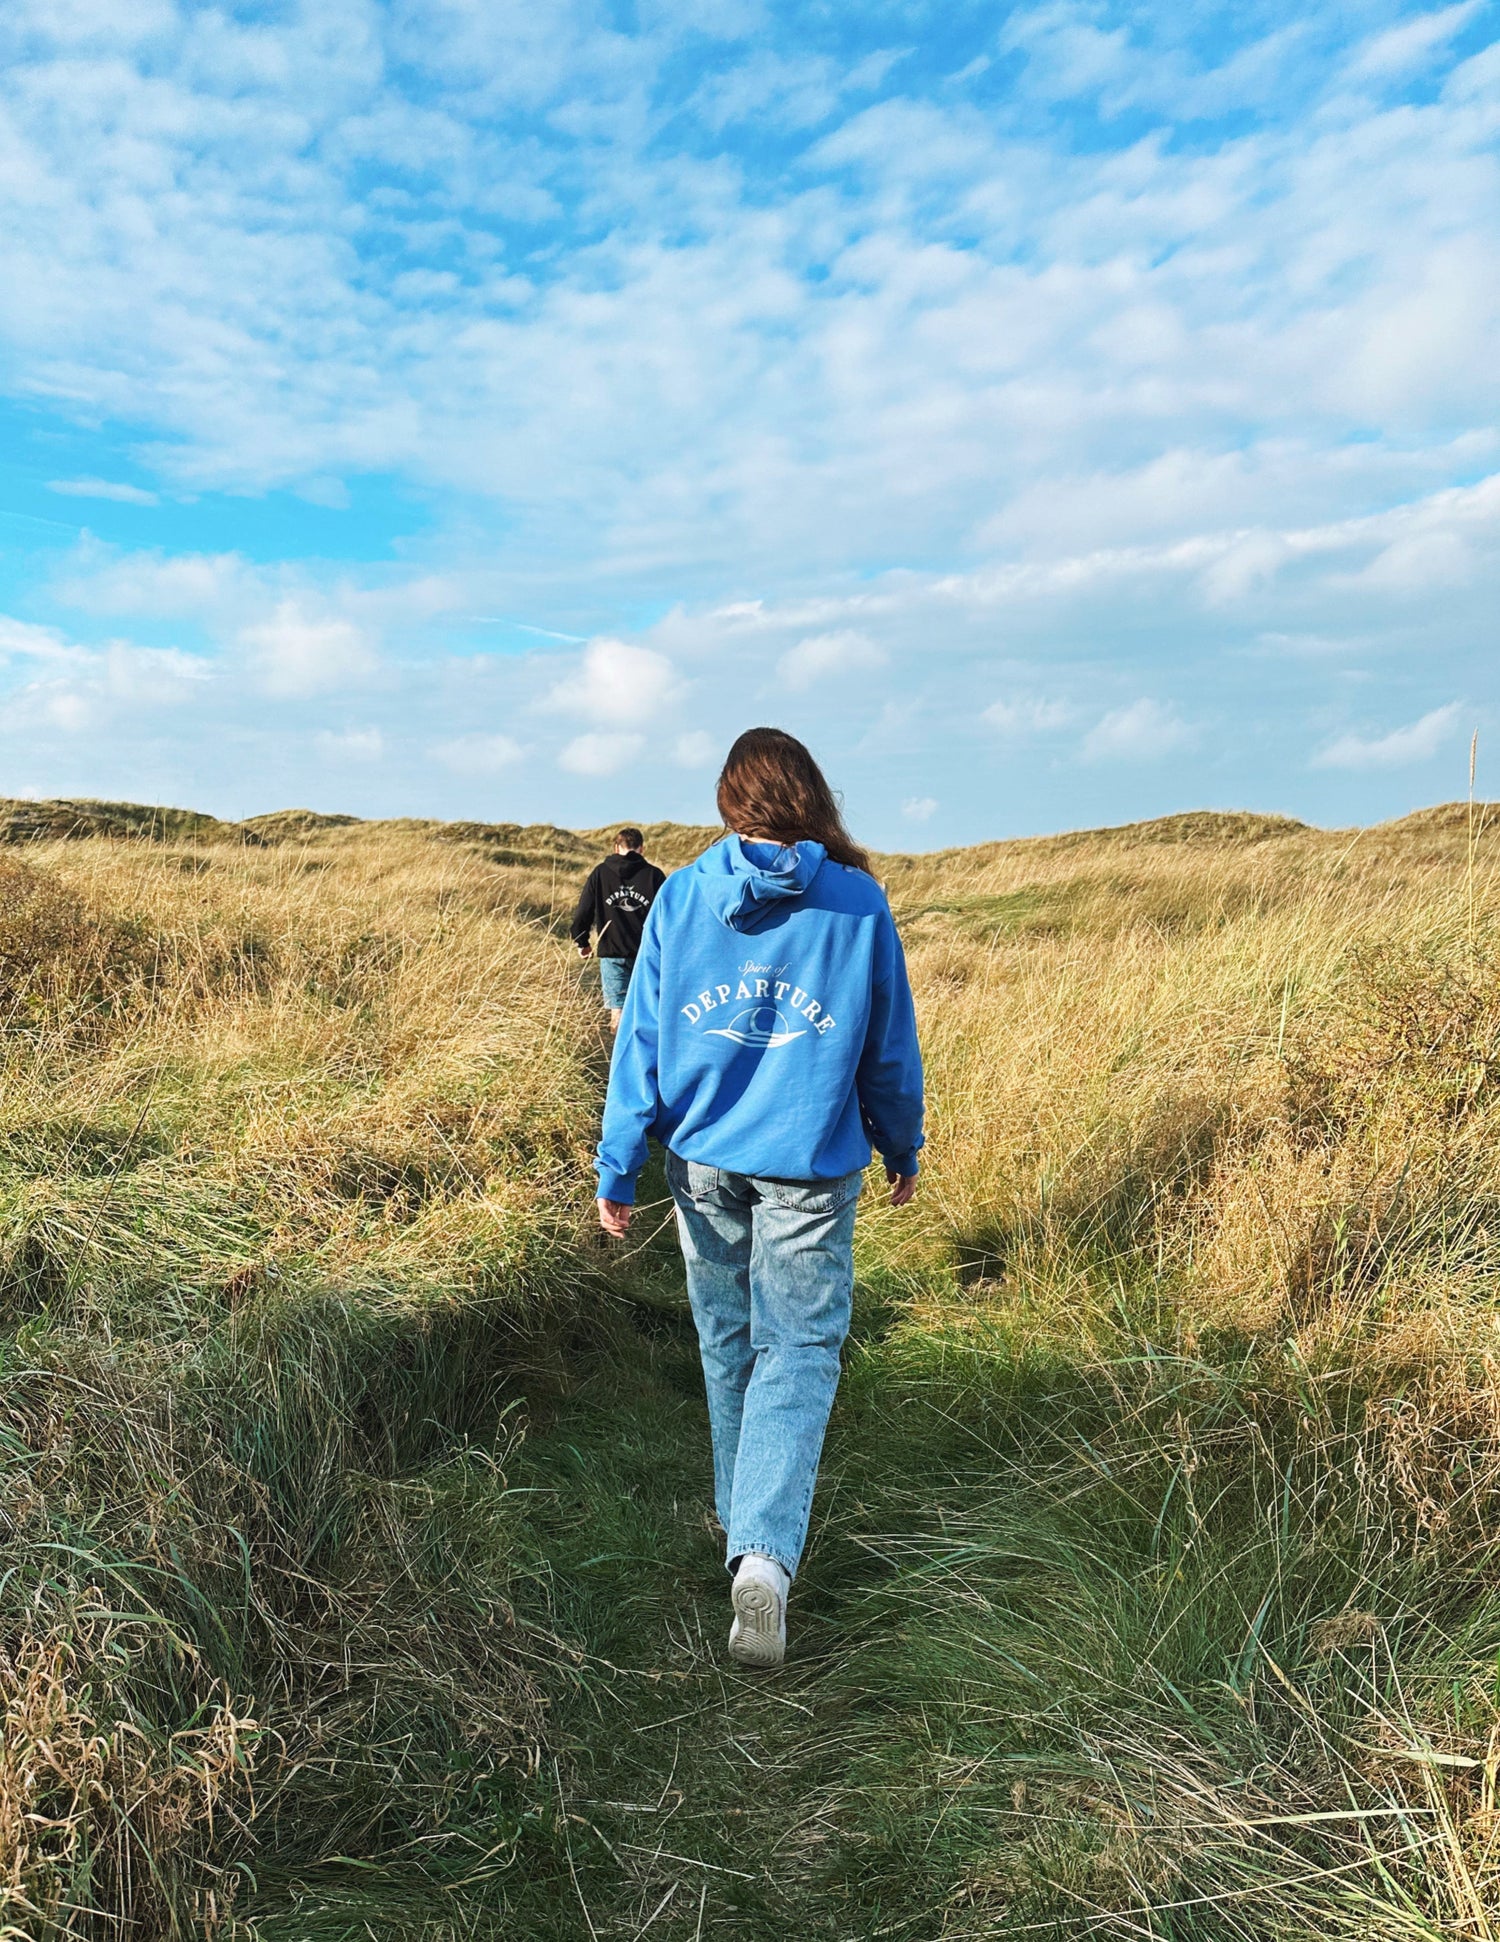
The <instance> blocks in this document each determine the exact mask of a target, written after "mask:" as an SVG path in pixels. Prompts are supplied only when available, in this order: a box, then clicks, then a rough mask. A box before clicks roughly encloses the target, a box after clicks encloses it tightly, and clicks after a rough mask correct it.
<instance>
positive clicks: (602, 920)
mask: <svg viewBox="0 0 1500 1942" xmlns="http://www.w3.org/2000/svg"><path fill="white" fill-rule="evenodd" d="M665 882H666V876H665V874H664V873H663V872H662V871H660V870H658V869H657V867H656V865H655V864H654V863H648V862H647V861H646V859H645V857H643V856H642V855H641V853H640V851H639V850H626V852H625V854H624V855H623V856H618V855H617V856H607V857H605V859H604V861H603V862H602V863H600V864H598V865H596V866H595V868H594V869H593V870H591V871H590V872H589V880H588V882H587V883H586V884H585V885H584V886H583V895H582V896H581V897H580V898H579V899H578V908H577V910H575V911H574V913H573V942H574V943H575V944H576V945H577V946H578V948H579V950H585V949H586V948H587V946H588V941H589V933H590V932H591V931H597V932H598V933H599V944H598V952H599V956H600V957H602V958H630V959H632V960H633V959H634V958H635V956H636V954H637V952H638V951H639V950H640V948H641V931H642V929H643V927H644V925H645V922H646V912H647V911H648V910H650V908H651V906H652V904H653V902H654V901H655V899H656V893H657V891H658V890H660V889H661V887H662V885H663V884H664V883H665Z"/></svg>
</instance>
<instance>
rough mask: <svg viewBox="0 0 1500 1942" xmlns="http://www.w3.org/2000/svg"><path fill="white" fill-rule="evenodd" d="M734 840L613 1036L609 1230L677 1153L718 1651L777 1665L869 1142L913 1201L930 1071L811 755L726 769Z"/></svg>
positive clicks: (842, 1325)
mask: <svg viewBox="0 0 1500 1942" xmlns="http://www.w3.org/2000/svg"><path fill="white" fill-rule="evenodd" d="M719 814H720V816H721V817H722V818H723V820H724V824H725V827H726V828H727V829H728V830H729V831H730V832H731V834H729V835H728V836H726V837H724V838H723V840H722V841H721V842H718V843H716V844H715V845H714V846H713V848H712V849H710V850H708V851H707V852H705V854H704V855H703V856H701V857H699V859H698V861H697V862H696V863H695V864H694V865H693V866H692V867H691V869H687V870H679V871H678V872H677V873H676V874H675V875H673V876H670V877H668V878H667V880H666V882H665V884H664V885H663V886H662V888H661V890H660V892H659V893H658V895H657V898H656V901H655V903H654V904H653V905H652V907H651V914H650V916H649V917H648V918H647V920H646V928H645V932H644V935H643V937H642V940H641V950H640V955H639V957H638V958H637V960H636V968H635V975H634V976H633V978H632V979H631V982H630V990H629V992H628V993H627V995H626V1000H625V1013H624V1017H623V1018H622V1020H621V1022H620V1030H619V1035H618V1037H617V1038H616V1041H615V1051H614V1059H613V1062H612V1064H611V1067H610V1075H609V1096H608V1098H607V1100H606V1102H605V1107H604V1136H603V1138H602V1139H601V1141H600V1143H599V1162H598V1165H599V1218H600V1220H601V1222H602V1223H603V1225H604V1228H605V1230H606V1231H607V1232H608V1233H610V1234H613V1235H616V1236H620V1235H623V1234H624V1233H625V1230H626V1228H627V1227H628V1226H629V1224H630V1209H631V1203H632V1202H633V1201H634V1199H635V1181H636V1175H637V1174H638V1173H639V1172H640V1170H641V1167H642V1166H643V1165H644V1163H645V1159H646V1136H647V1134H648V1133H654V1134H655V1135H656V1137H657V1138H658V1139H659V1140H661V1142H662V1143H663V1145H665V1147H666V1148H667V1180H668V1183H669V1185H670V1187H671V1190H672V1198H673V1200H674V1201H675V1203H676V1206H677V1227H678V1233H679V1235H680V1237H681V1240H682V1252H683V1256H684V1259H685V1261H686V1264H687V1282H688V1295H689V1297H690V1299H691V1301H692V1307H693V1320H694V1321H695V1322H696V1323H697V1326H698V1342H699V1346H700V1348H701V1350H702V1354H703V1375H704V1380H705V1383H706V1385H707V1390H708V1415H709V1424H710V1428H711V1430H712V1433H713V1456H714V1499H715V1503H716V1506H717V1509H718V1513H719V1521H720V1523H721V1524H722V1525H723V1526H724V1530H725V1532H726V1534H727V1538H728V1552H727V1556H728V1562H729V1569H730V1571H731V1572H732V1573H733V1587H732V1592H731V1597H732V1601H733V1605H734V1622H733V1625H732V1627H731V1629H730V1633H729V1650H730V1654H731V1656H732V1657H734V1658H735V1659H738V1660H739V1661H740V1662H741V1663H742V1664H744V1665H751V1666H774V1665H779V1664H780V1663H781V1660H782V1658H783V1656H784V1654H785V1651H786V1598H787V1591H788V1588H789V1586H790V1584H791V1580H792V1578H793V1576H794V1575H795V1573H796V1570H797V1560H798V1558H799V1557H800V1556H801V1553H802V1546H803V1542H804V1540H805V1538H806V1536H807V1522H808V1515H809V1512H810V1510H811V1507H812V1494H813V1484H814V1482H815V1481H816V1478H817V1471H818V1458H819V1456H820V1455H821V1453H822V1448H823V1432H824V1430H825V1428H826V1427H827V1423H828V1412H829V1410H830V1409H831V1408H832V1406H833V1393H834V1390H835V1389H836V1388H837V1386H838V1379H839V1352H840V1350H841V1349H842V1347H843V1343H844V1337H845V1336H846V1335H847V1333H848V1331H849V1310H850V1301H851V1298H852V1294H853V1288H854V1204H855V1200H856V1198H857V1197H858V1194H859V1190H860V1186H861V1182H862V1176H863V1173H864V1169H865V1168H866V1167H867V1166H868V1165H869V1163H870V1147H871V1143H872V1142H873V1143H874V1145H875V1147H876V1148H877V1149H878V1150H879V1153H880V1156H881V1158H882V1159H883V1160H884V1162H885V1172H886V1179H887V1180H888V1181H889V1182H890V1183H891V1186H892V1189H893V1191H892V1193H891V1204H892V1206H895V1207H904V1206H905V1205H906V1203H907V1202H908V1201H909V1200H910V1199H911V1197H912V1195H913V1194H914V1193H915V1191H916V1185H917V1181H916V1174H917V1148H918V1147H919V1146H920V1145H921V1144H922V1063H921V1057H920V1054H919V1053H918V1050H917V1036H916V1022H915V1019H914V1017H913V1014H912V1002H911V988H910V986H909V985H908V983H907V979H906V963H905V960H904V958H903V957H902V954H901V944H900V940H899V939H898V938H897V936H896V927H895V925H894V924H893V923H892V921H891V913H890V909H889V907H888V905H887V904H886V900H885V897H884V894H883V893H882V891H881V889H880V886H879V885H878V884H877V883H876V881H875V879H874V877H873V876H871V874H870V861H869V858H868V857H867V856H866V854H865V852H864V851H863V850H862V849H860V848H859V846H858V845H857V844H856V843H855V842H854V840H853V839H852V838H851V836H850V835H849V832H848V830H847V829H845V827H844V823H843V818H842V817H841V816H840V814H839V809H838V804H837V802H836V800H835V798H834V795H833V792H832V790H831V789H830V788H829V786H828V784H827V782H826V781H825V780H824V777H823V773H822V771H821V770H820V769H819V767H818V765H817V763H816V762H815V761H814V760H813V758H812V756H811V754H810V753H809V752H808V750H807V749H805V748H804V747H803V745H802V744H801V742H799V741H797V740H795V739H794V738H793V737H792V736H790V735H786V734H783V733H782V732H781V730H780V729H776V728H752V729H749V730H748V731H747V732H746V733H745V734H743V735H741V736H740V738H739V740H738V741H737V742H736V743H735V745H734V747H733V748H732V749H731V750H730V751H729V759H728V760H727V761H726V762H725V764H724V772H723V774H722V775H721V776H720V777H719Z"/></svg>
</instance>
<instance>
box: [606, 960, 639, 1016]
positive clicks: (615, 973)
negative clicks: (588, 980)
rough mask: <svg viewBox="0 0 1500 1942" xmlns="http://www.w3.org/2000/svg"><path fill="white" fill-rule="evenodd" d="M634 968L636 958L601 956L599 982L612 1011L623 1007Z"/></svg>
mask: <svg viewBox="0 0 1500 1942" xmlns="http://www.w3.org/2000/svg"><path fill="white" fill-rule="evenodd" d="M634 969H635V959H634V958H600V960H599V983H600V986H601V987H602V989H603V992H604V1002H605V1004H606V1005H608V1006H609V1008H610V1010H611V1011H619V1010H620V1009H621V1008H622V1007H623V1005H624V1003H625V993H626V992H627V990H628V989H629V988H630V974H631V972H632V971H633V970H634Z"/></svg>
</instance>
